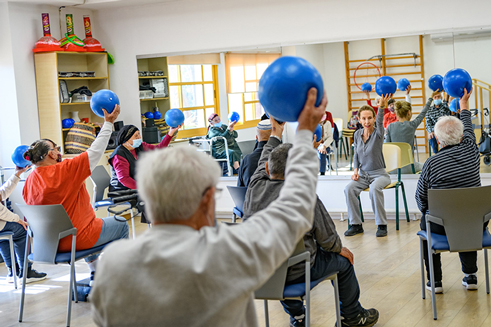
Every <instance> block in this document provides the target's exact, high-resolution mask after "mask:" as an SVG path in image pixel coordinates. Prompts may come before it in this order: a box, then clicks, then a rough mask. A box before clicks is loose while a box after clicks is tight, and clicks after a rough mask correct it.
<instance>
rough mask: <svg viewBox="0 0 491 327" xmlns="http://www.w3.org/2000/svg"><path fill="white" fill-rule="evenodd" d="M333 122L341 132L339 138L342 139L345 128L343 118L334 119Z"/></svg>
mask: <svg viewBox="0 0 491 327" xmlns="http://www.w3.org/2000/svg"><path fill="white" fill-rule="evenodd" d="M332 121H333V122H334V124H336V126H337V128H338V132H339V137H341V135H342V133H343V128H344V122H343V118H333V119H332Z"/></svg>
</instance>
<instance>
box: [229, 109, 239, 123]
mask: <svg viewBox="0 0 491 327" xmlns="http://www.w3.org/2000/svg"><path fill="white" fill-rule="evenodd" d="M239 120H240V115H239V114H238V113H237V112H235V111H232V112H231V113H230V114H229V115H228V121H229V122H230V123H231V122H234V121H236V122H238V121H239Z"/></svg>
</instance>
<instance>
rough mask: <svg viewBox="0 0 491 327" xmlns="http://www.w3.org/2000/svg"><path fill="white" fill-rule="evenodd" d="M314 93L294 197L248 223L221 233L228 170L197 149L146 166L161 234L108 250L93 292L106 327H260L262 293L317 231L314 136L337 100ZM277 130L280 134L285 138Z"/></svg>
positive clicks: (302, 127) (295, 154) (290, 180)
mask: <svg viewBox="0 0 491 327" xmlns="http://www.w3.org/2000/svg"><path fill="white" fill-rule="evenodd" d="M316 95H317V91H316V90H315V89H314V88H313V89H311V90H310V91H309V94H308V98H307V101H306V104H305V106H304V109H303V111H302V112H301V114H300V117H299V119H298V129H297V135H296V137H295V141H294V145H293V148H292V149H291V151H290V155H289V161H288V164H287V166H286V169H285V182H284V183H285V190H284V192H282V193H281V195H280V196H279V197H278V199H276V201H274V202H273V203H271V204H270V205H269V206H268V207H267V208H266V209H265V210H263V211H261V212H260V213H257V214H256V215H254V216H253V217H251V218H250V219H249V221H248V222H247V223H244V224H238V225H234V226H230V225H227V224H220V225H218V226H215V197H216V196H218V193H219V190H218V189H217V182H218V179H219V177H220V175H221V174H220V169H219V166H218V165H217V164H216V162H215V161H214V160H213V159H212V158H210V157H207V156H205V155H204V154H202V153H199V152H197V151H195V150H193V149H191V148H186V147H176V148H171V149H159V150H155V151H152V152H150V153H148V154H146V155H145V156H144V157H142V158H141V159H140V160H139V162H138V172H137V180H138V189H139V190H140V194H141V197H142V199H143V200H144V201H145V205H146V208H147V213H148V216H149V219H150V221H151V222H152V224H153V228H151V229H149V230H147V231H146V232H145V233H144V234H143V235H141V236H139V237H137V238H136V239H135V240H131V241H121V242H115V244H112V245H109V246H108V247H107V248H106V251H105V254H104V258H103V259H102V261H101V263H100V266H99V269H100V278H98V279H96V281H95V285H94V288H93V289H92V292H91V295H90V302H91V305H92V316H93V319H94V320H95V322H96V324H97V325H99V326H118V327H119V326H216V327H220V326H223V327H229V326H242V327H250V326H257V325H258V324H257V318H256V314H255V308H254V300H253V299H254V295H253V292H254V290H256V289H258V288H259V287H260V286H261V285H262V284H264V283H265V282H266V281H267V280H268V279H269V278H270V276H271V275H272V274H273V273H274V272H275V270H276V268H277V267H279V266H280V265H281V264H282V263H283V262H284V261H285V260H287V259H288V257H289V256H290V254H291V253H292V252H293V250H294V249H295V245H296V243H297V242H298V241H299V240H300V239H301V238H302V236H303V235H304V234H305V232H306V231H308V230H309V229H310V228H311V226H312V219H313V210H314V205H315V190H316V185H317V170H318V169H319V165H318V163H317V162H318V161H317V156H316V152H315V150H314V149H313V148H312V135H313V131H314V130H315V127H316V126H317V123H318V122H319V120H320V117H321V116H322V114H323V112H324V108H325V107H326V104H327V98H326V96H325V95H324V98H323V100H322V102H321V104H320V106H319V107H315V100H316ZM277 133H278V131H277V130H275V129H274V128H273V130H272V135H273V136H275V137H281V134H280V135H278V134H277Z"/></svg>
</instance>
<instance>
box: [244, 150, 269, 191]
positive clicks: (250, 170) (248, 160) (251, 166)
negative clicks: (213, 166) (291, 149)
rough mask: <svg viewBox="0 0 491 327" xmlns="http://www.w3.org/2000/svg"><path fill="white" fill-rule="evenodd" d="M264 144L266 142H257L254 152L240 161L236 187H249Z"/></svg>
mask: <svg viewBox="0 0 491 327" xmlns="http://www.w3.org/2000/svg"><path fill="white" fill-rule="evenodd" d="M266 143H267V141H262V142H258V143H257V147H256V148H255V149H254V151H253V152H252V153H249V154H248V155H246V156H245V157H244V158H243V159H242V161H241V163H240V167H239V177H238V178H237V186H245V187H247V186H249V180H250V179H251V177H252V175H254V172H255V171H256V169H257V165H258V162H259V158H261V153H262V152H263V147H264V146H265V145H266Z"/></svg>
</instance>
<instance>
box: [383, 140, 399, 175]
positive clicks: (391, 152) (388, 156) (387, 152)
mask: <svg viewBox="0 0 491 327" xmlns="http://www.w3.org/2000/svg"><path fill="white" fill-rule="evenodd" d="M382 152H383V154H384V160H385V170H386V171H387V172H389V171H392V170H395V169H398V168H401V167H402V165H401V148H400V147H398V146H397V145H394V144H391V143H384V144H383V147H382Z"/></svg>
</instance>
